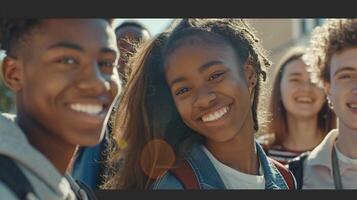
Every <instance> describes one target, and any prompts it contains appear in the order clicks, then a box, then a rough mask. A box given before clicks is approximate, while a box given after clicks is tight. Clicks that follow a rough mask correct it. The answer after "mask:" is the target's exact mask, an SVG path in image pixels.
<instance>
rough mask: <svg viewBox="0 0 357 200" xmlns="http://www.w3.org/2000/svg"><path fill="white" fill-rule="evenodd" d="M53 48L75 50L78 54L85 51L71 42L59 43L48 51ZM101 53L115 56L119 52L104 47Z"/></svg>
mask: <svg viewBox="0 0 357 200" xmlns="http://www.w3.org/2000/svg"><path fill="white" fill-rule="evenodd" d="M55 48H67V49H72V50H76V51H80V52H84V51H85V50H84V49H83V47H81V46H80V45H78V44H75V43H72V42H59V43H56V44H53V45H51V46H50V47H49V48H48V49H55ZM100 52H101V53H113V54H115V55H116V56H117V55H119V52H118V51H116V50H115V49H113V48H109V47H104V48H102V49H101V50H100Z"/></svg>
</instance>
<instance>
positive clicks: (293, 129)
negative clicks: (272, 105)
mask: <svg viewBox="0 0 357 200" xmlns="http://www.w3.org/2000/svg"><path fill="white" fill-rule="evenodd" d="M317 120H318V119H317V116H315V117H312V118H297V117H294V116H291V115H288V116H287V122H288V135H287V138H286V140H285V141H284V142H283V145H284V147H286V148H288V149H291V150H294V151H306V150H311V149H313V148H314V147H316V146H317V145H318V144H319V143H320V142H321V141H322V140H323V138H324V135H323V133H322V132H321V131H319V129H318V126H317V123H318V121H317Z"/></svg>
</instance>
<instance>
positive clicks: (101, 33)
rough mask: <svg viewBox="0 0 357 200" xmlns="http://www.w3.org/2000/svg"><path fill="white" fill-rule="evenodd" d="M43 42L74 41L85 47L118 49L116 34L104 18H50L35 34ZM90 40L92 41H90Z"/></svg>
mask: <svg viewBox="0 0 357 200" xmlns="http://www.w3.org/2000/svg"><path fill="white" fill-rule="evenodd" d="M33 37H35V38H37V39H41V43H42V44H53V43H56V42H63V41H65V42H73V43H75V44H79V45H81V46H83V47H84V48H85V47H94V46H96V47H100V48H103V47H111V48H114V49H116V39H115V34H114V31H113V29H112V28H111V26H110V25H109V23H108V22H107V21H106V20H104V19H48V20H44V21H43V22H42V23H41V26H40V28H39V29H38V30H37V32H35V35H34V36H33ZM89 41H90V42H89Z"/></svg>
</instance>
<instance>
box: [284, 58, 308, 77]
mask: <svg viewBox="0 0 357 200" xmlns="http://www.w3.org/2000/svg"><path fill="white" fill-rule="evenodd" d="M306 68H307V65H306V64H305V63H304V62H303V61H302V59H295V60H292V61H290V62H288V63H287V64H286V65H285V70H284V72H285V74H287V75H288V74H291V73H299V74H305V73H307V69H306Z"/></svg>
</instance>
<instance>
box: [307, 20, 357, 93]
mask: <svg viewBox="0 0 357 200" xmlns="http://www.w3.org/2000/svg"><path fill="white" fill-rule="evenodd" d="M349 47H357V19H330V20H328V21H327V22H326V23H325V24H324V25H323V26H320V27H316V28H315V29H314V31H313V33H312V36H311V40H310V47H309V48H308V49H307V53H306V55H305V56H304V57H303V59H304V61H305V62H306V64H307V65H308V66H309V71H310V72H311V78H312V81H313V82H315V83H317V84H318V85H319V86H322V83H323V82H330V61H331V57H332V55H333V54H335V53H339V52H341V51H343V50H345V49H346V48H349Z"/></svg>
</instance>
